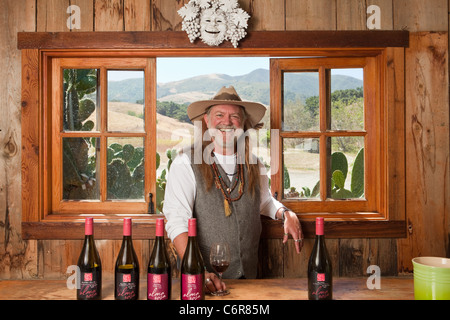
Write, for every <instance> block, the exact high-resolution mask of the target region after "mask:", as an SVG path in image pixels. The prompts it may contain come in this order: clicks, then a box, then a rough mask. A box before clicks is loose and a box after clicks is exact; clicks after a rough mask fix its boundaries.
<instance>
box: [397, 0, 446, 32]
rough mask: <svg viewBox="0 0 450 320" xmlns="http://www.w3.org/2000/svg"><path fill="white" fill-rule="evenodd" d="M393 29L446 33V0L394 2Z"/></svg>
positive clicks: (400, 0) (402, 0)
mask: <svg viewBox="0 0 450 320" xmlns="http://www.w3.org/2000/svg"><path fill="white" fill-rule="evenodd" d="M393 5H394V29H396V30H400V29H407V30H409V31H448V17H447V15H448V1H447V0H428V1H424V0H395V1H394V2H393Z"/></svg>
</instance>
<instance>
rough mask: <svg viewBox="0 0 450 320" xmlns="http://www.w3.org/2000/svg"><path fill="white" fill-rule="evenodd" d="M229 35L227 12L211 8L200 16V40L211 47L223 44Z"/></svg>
mask: <svg viewBox="0 0 450 320" xmlns="http://www.w3.org/2000/svg"><path fill="white" fill-rule="evenodd" d="M226 34H227V21H226V16H225V12H223V11H222V10H220V9H216V10H215V9H214V8H209V9H206V10H203V11H202V12H201V14H200V39H202V41H203V42H204V43H206V44H208V45H210V46H217V45H219V44H220V43H222V42H223V41H224V40H225V38H226Z"/></svg>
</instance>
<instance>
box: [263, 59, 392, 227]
mask: <svg viewBox="0 0 450 320" xmlns="http://www.w3.org/2000/svg"><path fill="white" fill-rule="evenodd" d="M380 58H381V57H380V55H378V56H367V57H351V58H336V57H333V58H328V57H325V58H324V57H321V58H303V59H273V60H272V61H271V65H270V68H271V79H272V80H271V94H270V97H271V112H270V116H271V129H275V130H277V131H278V132H279V135H278V137H277V138H278V139H277V140H278V141H272V143H273V146H274V147H273V148H272V149H271V154H272V156H271V160H272V165H271V167H274V168H282V166H283V161H284V160H283V139H287V138H304V137H307V138H318V139H319V141H320V142H319V146H320V150H319V156H320V181H321V183H320V192H319V194H320V197H319V198H318V199H287V198H283V197H279V198H280V200H281V201H282V202H283V203H284V204H285V205H286V206H287V207H288V208H291V209H292V210H294V211H295V212H297V213H300V216H301V217H303V218H307V217H309V216H310V215H314V216H317V215H324V214H326V215H327V216H328V219H330V218H337V219H339V218H345V219H351V218H354V219H358V218H359V217H360V215H361V214H363V215H364V217H365V219H368V218H371V219H379V218H381V219H385V218H386V212H385V210H384V209H383V207H381V206H380V204H381V203H382V202H383V200H382V199H383V197H384V194H385V192H386V190H385V189H386V188H385V186H386V177H385V176H384V175H383V174H382V172H381V171H380V168H384V167H385V165H384V164H383V163H382V160H381V159H383V158H384V157H383V152H384V151H383V148H382V144H381V142H382V141H384V139H385V137H384V134H385V133H384V132H383V131H382V130H378V129H379V128H380V127H381V119H383V117H384V113H385V110H384V104H383V103H382V101H381V97H382V96H383V95H384V93H383V88H381V84H380V81H379V79H380V73H381V72H382V70H381V69H380V65H381V63H380V61H379V60H380ZM335 68H336V69H338V68H361V69H363V71H364V79H363V80H364V89H363V90H364V129H361V130H332V129H331V128H328V126H329V125H327V122H329V121H330V115H329V111H328V110H327V108H328V107H329V105H330V96H329V91H328V88H329V86H330V81H331V77H330V74H329V72H328V71H327V70H330V69H335ZM305 70H308V71H314V72H318V78H319V79H318V80H319V96H320V98H319V101H320V104H319V111H320V112H319V113H320V121H319V122H320V125H319V129H318V130H316V131H302V132H299V131H292V130H291V131H284V130H283V128H282V113H283V97H282V90H283V85H284V82H283V80H282V79H283V75H284V73H286V72H301V71H305ZM339 136H358V137H363V138H364V140H365V143H364V159H365V164H366V165H365V179H364V184H365V188H364V193H365V197H364V199H344V200H339V199H331V198H327V192H328V190H327V184H328V183H327V181H328V179H329V177H328V174H329V172H328V166H329V163H328V161H327V159H328V158H327V154H328V153H329V150H327V148H328V143H327V139H328V138H332V137H339ZM274 142H275V143H274ZM283 176H284V170H277V172H276V174H272V177H271V187H272V193H273V194H275V192H276V193H277V194H278V195H283V193H284V188H283V187H282V185H283V184H282V182H283V181H284V177H283ZM377 177H379V178H377ZM310 212H311V213H310Z"/></svg>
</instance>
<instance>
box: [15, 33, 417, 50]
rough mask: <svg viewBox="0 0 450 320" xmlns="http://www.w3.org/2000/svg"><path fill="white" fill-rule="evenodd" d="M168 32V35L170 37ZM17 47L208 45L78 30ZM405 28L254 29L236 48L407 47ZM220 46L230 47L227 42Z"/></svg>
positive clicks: (39, 36)
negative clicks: (368, 29) (373, 29)
mask: <svg viewBox="0 0 450 320" xmlns="http://www.w3.org/2000/svg"><path fill="white" fill-rule="evenodd" d="M169 35H170V36H169ZM18 36H19V40H18V48H19V49H66V48H67V43H68V42H70V43H71V45H70V47H71V49H167V48H180V49H182V48H209V49H210V48H211V47H209V46H208V45H207V44H205V43H203V42H200V41H196V42H194V43H190V42H189V39H188V38H187V36H186V33H184V32H170V33H169V32H168V31H167V32H156V31H152V32H83V33H82V32H77V33H53V32H52V33H49V32H33V33H29V32H28V33H27V32H25V33H19V35H18ZM408 41H409V39H408V32H405V31H383V30H380V31H322V30H321V31H287V32H286V31H285V32H282V33H281V31H254V32H249V33H248V35H247V36H246V38H245V39H243V40H242V41H241V42H240V43H239V48H242V49H252V48H256V49H257V48H280V49H281V48H311V49H315V48H379V47H407V46H408ZM219 47H220V48H233V46H232V45H231V43H229V42H228V41H226V42H224V43H222V44H221V45H220V46H219Z"/></svg>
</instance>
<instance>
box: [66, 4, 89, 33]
mask: <svg viewBox="0 0 450 320" xmlns="http://www.w3.org/2000/svg"><path fill="white" fill-rule="evenodd" d="M70 5H75V6H78V7H79V8H80V17H79V18H80V20H81V21H80V29H76V28H72V29H71V30H70V31H94V1H92V0H70ZM70 15H71V14H68V13H67V11H66V17H67V18H69V17H70Z"/></svg>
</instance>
